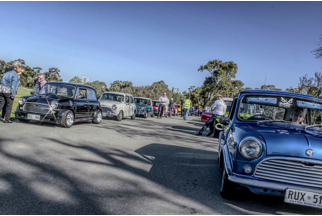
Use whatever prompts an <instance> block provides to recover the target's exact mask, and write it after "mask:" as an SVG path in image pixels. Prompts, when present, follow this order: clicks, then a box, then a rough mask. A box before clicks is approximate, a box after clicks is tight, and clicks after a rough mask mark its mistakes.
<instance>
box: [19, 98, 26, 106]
mask: <svg viewBox="0 0 322 216" xmlns="http://www.w3.org/2000/svg"><path fill="white" fill-rule="evenodd" d="M18 102H19V104H20V105H23V104H24V103H25V102H26V100H25V99H24V98H19V101H18Z"/></svg>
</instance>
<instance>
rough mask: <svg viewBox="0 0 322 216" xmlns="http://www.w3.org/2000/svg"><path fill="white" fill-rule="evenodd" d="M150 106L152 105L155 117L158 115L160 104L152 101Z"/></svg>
mask: <svg viewBox="0 0 322 216" xmlns="http://www.w3.org/2000/svg"><path fill="white" fill-rule="evenodd" d="M152 105H153V110H154V115H156V116H157V115H158V114H159V106H160V102H159V101H158V100H153V101H152Z"/></svg>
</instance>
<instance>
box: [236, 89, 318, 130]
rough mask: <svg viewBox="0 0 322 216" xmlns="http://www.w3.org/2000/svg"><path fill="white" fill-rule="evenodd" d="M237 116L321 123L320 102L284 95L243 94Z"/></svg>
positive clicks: (240, 118) (255, 119)
mask: <svg viewBox="0 0 322 216" xmlns="http://www.w3.org/2000/svg"><path fill="white" fill-rule="evenodd" d="M237 117H238V119H239V120H241V121H246V120H247V121H281V122H283V123H287V124H295V125H303V126H309V125H315V124H321V117H322V103H318V102H315V101H314V102H313V101H309V100H305V99H301V98H291V97H284V96H283V97H281V96H263V95H258V96H254V95H252V96H244V97H243V98H242V100H241V101H240V104H239V108H238V113H237Z"/></svg>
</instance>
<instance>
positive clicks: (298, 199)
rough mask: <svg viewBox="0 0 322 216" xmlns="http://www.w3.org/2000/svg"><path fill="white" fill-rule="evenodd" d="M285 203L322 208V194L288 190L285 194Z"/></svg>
mask: <svg viewBox="0 0 322 216" xmlns="http://www.w3.org/2000/svg"><path fill="white" fill-rule="evenodd" d="M284 202H286V203H292V204H296V205H304V206H310V207H315V208H322V194H321V193H315V192H310V191H304V190H297V189H291V188H287V189H286V192H285V197H284Z"/></svg>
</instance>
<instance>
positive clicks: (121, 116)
mask: <svg viewBox="0 0 322 216" xmlns="http://www.w3.org/2000/svg"><path fill="white" fill-rule="evenodd" d="M122 118H123V113H122V111H120V112H119V114H118V115H117V116H116V120H118V121H121V120H122Z"/></svg>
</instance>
